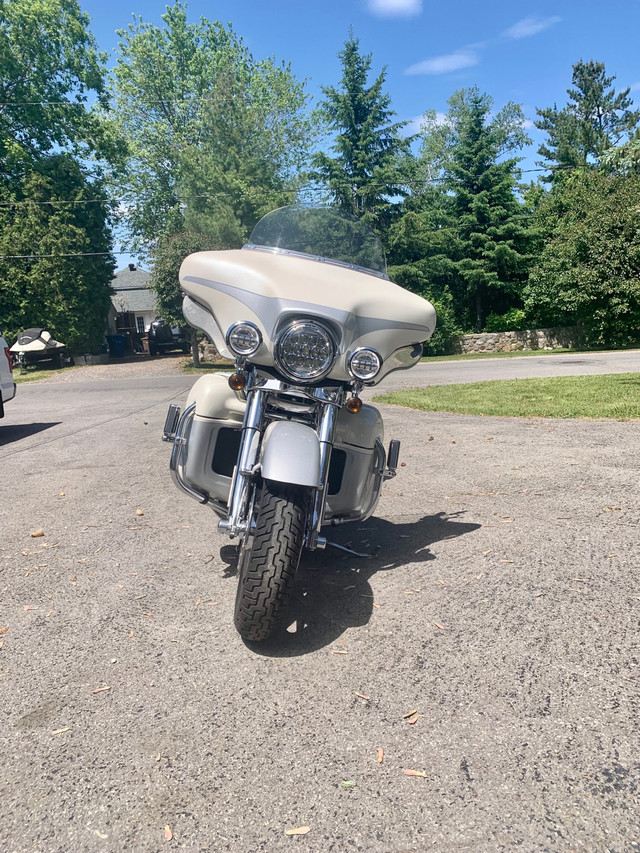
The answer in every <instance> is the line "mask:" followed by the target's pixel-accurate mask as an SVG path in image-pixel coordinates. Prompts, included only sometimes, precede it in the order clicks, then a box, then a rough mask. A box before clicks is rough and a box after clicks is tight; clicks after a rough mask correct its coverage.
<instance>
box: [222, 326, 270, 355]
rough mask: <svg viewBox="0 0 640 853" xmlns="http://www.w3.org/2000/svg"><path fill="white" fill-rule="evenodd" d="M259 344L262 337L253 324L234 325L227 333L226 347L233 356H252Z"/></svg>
mask: <svg viewBox="0 0 640 853" xmlns="http://www.w3.org/2000/svg"><path fill="white" fill-rule="evenodd" d="M261 343H262V335H261V334H260V330H259V329H258V327H257V326H254V325H253V323H248V322H244V323H234V324H233V326H231V328H230V329H229V331H228V332H227V346H228V347H229V349H230V350H231V352H232V353H234V355H242V356H249V355H253V354H254V353H255V352H257V351H258V349H259V347H260V344H261Z"/></svg>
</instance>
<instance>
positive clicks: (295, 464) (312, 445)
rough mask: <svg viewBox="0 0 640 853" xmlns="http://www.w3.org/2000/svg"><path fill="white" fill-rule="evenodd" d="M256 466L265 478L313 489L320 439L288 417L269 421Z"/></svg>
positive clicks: (317, 476)
mask: <svg viewBox="0 0 640 853" xmlns="http://www.w3.org/2000/svg"><path fill="white" fill-rule="evenodd" d="M260 467H261V469H262V477H263V478H264V479H265V480H276V481H277V482H279V483H293V484H295V485H297V486H310V487H311V488H314V489H317V488H320V487H321V484H320V442H319V440H318V436H317V434H316V433H315V431H314V430H312V429H311V427H309V426H305V424H299V423H295V422H292V421H276V422H275V423H270V424H269V426H268V427H267V428H266V430H265V432H264V437H263V439H262V447H261V456H260Z"/></svg>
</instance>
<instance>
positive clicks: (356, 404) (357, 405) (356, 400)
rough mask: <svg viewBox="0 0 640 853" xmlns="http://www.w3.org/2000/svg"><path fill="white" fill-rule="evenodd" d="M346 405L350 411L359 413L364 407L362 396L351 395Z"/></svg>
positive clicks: (355, 413)
mask: <svg viewBox="0 0 640 853" xmlns="http://www.w3.org/2000/svg"><path fill="white" fill-rule="evenodd" d="M345 406H346V407H347V411H348V412H351V414H352V415H357V414H358V412H359V411H360V409H361V408H362V400H361V399H360V397H349V399H348V400H347V402H346V403H345Z"/></svg>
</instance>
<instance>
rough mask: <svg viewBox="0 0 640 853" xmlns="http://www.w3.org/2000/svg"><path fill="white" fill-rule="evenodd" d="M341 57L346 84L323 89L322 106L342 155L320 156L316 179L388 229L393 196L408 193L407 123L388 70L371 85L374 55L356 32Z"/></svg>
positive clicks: (357, 213) (349, 208)
mask: <svg viewBox="0 0 640 853" xmlns="http://www.w3.org/2000/svg"><path fill="white" fill-rule="evenodd" d="M338 57H339V59H340V61H341V63H342V79H341V81H340V88H335V87H333V86H326V87H323V89H322V91H323V93H324V96H325V100H324V102H323V103H322V104H321V106H320V115H321V117H322V118H323V119H324V120H325V122H326V123H327V126H328V128H329V130H331V131H333V132H334V133H335V134H336V136H335V141H334V145H333V149H332V150H333V152H334V153H335V155H336V156H335V157H330V156H328V155H327V154H326V153H319V154H317V155H316V156H315V158H314V161H313V165H314V167H315V172H314V173H313V177H315V178H316V179H317V180H319V181H321V182H322V183H324V184H326V186H327V187H328V188H329V192H330V194H331V197H332V199H333V201H334V203H335V204H336V205H337V206H338V207H339V208H341V209H342V210H343V211H344V212H346V213H348V214H350V215H351V216H354V217H356V218H358V219H360V218H363V219H365V220H366V221H368V222H369V223H370V224H371V225H373V226H374V227H377V228H378V230H384V228H385V227H386V225H387V224H388V222H389V218H390V216H391V214H392V212H393V210H394V209H395V206H394V204H393V202H392V198H393V197H398V196H400V197H403V196H405V195H406V190H405V187H404V186H403V181H402V170H401V168H400V164H401V162H402V160H403V157H405V156H406V155H407V154H408V151H409V140H408V139H403V138H402V137H401V136H400V131H401V130H402V128H403V127H404V126H405V125H406V122H394V121H393V120H392V119H393V117H394V116H395V112H394V111H393V110H392V109H391V107H390V104H391V98H390V97H389V95H388V94H386V93H384V92H383V91H382V87H383V85H384V82H385V77H386V69H383V70H382V71H381V72H380V74H379V75H378V76H377V77H376V79H375V80H374V82H373V83H372V84H371V85H368V77H369V72H370V70H371V62H372V56H371V54H370V53H369V54H364V55H363V54H362V53H360V43H359V40H358V39H357V38H355V36H354V35H353V32H351V33H350V34H349V38H348V39H347V41H346V42H345V45H344V49H343V50H342V51H341V52H340V53H339V54H338Z"/></svg>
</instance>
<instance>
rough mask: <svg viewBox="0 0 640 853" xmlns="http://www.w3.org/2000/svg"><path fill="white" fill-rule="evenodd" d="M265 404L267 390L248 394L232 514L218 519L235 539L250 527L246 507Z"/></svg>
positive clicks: (233, 484) (231, 495)
mask: <svg viewBox="0 0 640 853" xmlns="http://www.w3.org/2000/svg"><path fill="white" fill-rule="evenodd" d="M264 406H265V393H264V391H262V390H261V389H260V390H256V389H253V390H250V391H249V392H248V394H247V408H246V410H245V413H244V421H243V422H242V438H241V439H240V451H239V453H238V462H237V464H236V466H235V468H234V469H233V477H232V479H231V488H230V490H229V502H228V507H229V512H228V517H227V518H226V519H222V520H221V521H219V522H218V527H219V528H220V529H221V530H225V531H226V532H227V533H228V534H229V536H230V537H232V538H233V537H234V536H236V535H237V534H238V533H241V532H243V531H245V530H246V529H247V518H246V510H247V507H248V506H249V492H250V489H251V481H252V477H253V474H254V469H255V465H256V462H257V459H258V450H259V448H260V427H261V426H262V419H263V416H264Z"/></svg>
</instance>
